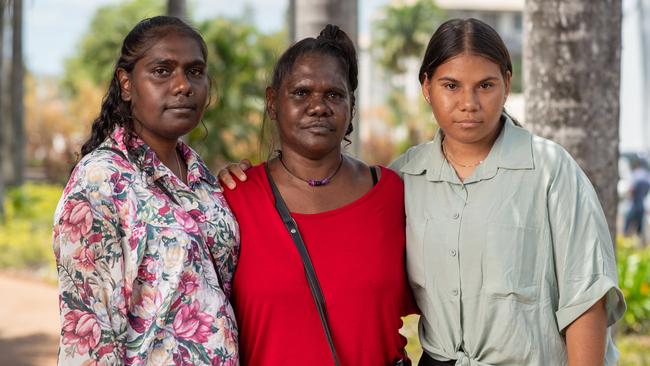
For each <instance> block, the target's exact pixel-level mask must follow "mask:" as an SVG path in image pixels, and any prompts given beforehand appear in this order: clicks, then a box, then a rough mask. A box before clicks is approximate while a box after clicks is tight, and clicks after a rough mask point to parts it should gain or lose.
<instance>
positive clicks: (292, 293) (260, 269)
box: [225, 25, 414, 366]
mask: <svg viewBox="0 0 650 366" xmlns="http://www.w3.org/2000/svg"><path fill="white" fill-rule="evenodd" d="M356 87H357V59H356V52H355V50H354V46H353V44H352V42H351V41H350V39H349V38H348V36H347V35H346V34H345V33H344V32H343V31H342V30H340V29H339V28H338V27H336V26H332V25H328V26H327V27H326V28H325V29H324V30H323V31H322V32H321V34H320V35H319V36H318V37H317V38H306V39H303V40H302V41H300V42H298V43H296V44H294V45H293V46H291V47H290V48H289V49H288V50H287V51H285V52H284V54H283V55H282V56H281V57H280V59H279V60H278V63H277V65H276V67H275V70H274V73H273V81H272V85H271V86H269V87H268V88H267V90H266V110H267V113H268V115H269V117H270V118H271V119H272V120H273V121H275V126H276V127H277V132H278V133H277V137H278V139H279V146H280V150H279V153H278V154H277V156H275V157H273V158H271V159H270V160H269V161H268V162H266V163H263V164H261V165H258V166H256V167H253V168H251V169H250V170H248V171H247V172H246V174H247V176H248V179H247V181H246V182H243V183H240V184H239V187H238V188H237V189H236V190H232V191H227V192H225V194H226V198H227V200H228V203H229V204H230V206H231V209H232V211H233V212H234V214H235V216H236V217H237V221H238V222H239V227H240V232H241V253H240V259H239V264H238V267H237V270H236V272H235V277H234V282H233V298H232V301H233V305H234V307H235V314H236V317H237V322H238V324H239V330H240V339H239V340H240V353H241V360H242V364H244V365H255V366H266V365H283V366H287V365H289V366H290V365H301V366H302V365H333V364H334V360H333V356H332V353H331V351H330V347H329V343H328V339H327V337H326V335H325V332H324V330H323V326H322V324H321V320H320V318H319V313H318V310H317V307H316V305H315V302H314V299H313V298H312V293H311V292H310V288H309V286H308V282H307V280H306V277H305V270H304V269H303V264H302V261H301V257H300V255H299V253H298V250H297V248H296V245H295V244H294V242H293V240H292V238H291V236H290V235H289V232H288V230H287V228H286V227H285V226H284V224H283V222H282V220H281V219H280V216H279V214H278V212H277V211H276V209H275V206H274V205H275V199H274V196H273V193H272V191H271V187H270V185H269V182H268V180H267V173H266V171H265V167H266V166H268V171H269V172H270V174H271V176H272V178H273V180H274V181H275V184H276V186H277V187H278V190H279V192H280V194H281V195H282V197H283V198H284V201H285V202H286V204H287V206H288V209H289V210H290V212H291V216H292V217H293V219H294V220H295V221H296V223H297V225H298V228H299V231H300V233H301V234H302V237H303V239H304V241H305V245H306V247H307V250H308V252H309V255H310V257H311V261H312V263H313V266H314V269H315V272H316V276H317V277H318V281H319V282H320V287H321V289H322V292H323V296H324V298H325V304H326V309H327V315H328V323H329V327H330V329H331V332H332V338H333V343H334V347H335V349H336V352H337V354H338V357H339V359H340V364H341V365H355V366H364V365H367V366H377V365H393V364H396V362H399V360H402V359H404V361H405V359H406V355H405V352H404V345H405V344H406V340H405V339H404V337H402V336H401V335H400V334H399V332H398V330H399V328H400V327H401V325H402V322H401V319H400V317H401V316H404V315H407V314H408V313H409V312H410V311H411V310H412V309H414V305H413V302H412V294H411V290H410V288H409V286H408V284H407V281H406V275H405V269H404V248H405V237H404V225H405V217H404V200H403V185H402V181H401V180H400V178H399V177H398V176H397V175H396V174H395V173H393V172H392V171H389V170H387V169H385V168H383V167H369V166H368V165H366V164H365V163H363V162H361V161H359V160H356V159H354V158H352V157H349V156H346V155H344V154H343V153H342V148H341V143H342V141H343V140H344V139H345V137H346V136H348V135H349V134H350V133H351V132H352V124H351V119H352V114H353V110H354V90H355V89H356ZM404 364H406V363H404Z"/></svg>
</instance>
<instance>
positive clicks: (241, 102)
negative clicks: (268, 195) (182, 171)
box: [64, 0, 287, 167]
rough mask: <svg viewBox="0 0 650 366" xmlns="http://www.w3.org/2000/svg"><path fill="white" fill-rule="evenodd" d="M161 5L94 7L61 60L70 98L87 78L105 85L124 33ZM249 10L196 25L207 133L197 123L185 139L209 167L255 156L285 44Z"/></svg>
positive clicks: (137, 2) (150, 1) (140, 1)
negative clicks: (202, 54) (203, 56)
mask: <svg viewBox="0 0 650 366" xmlns="http://www.w3.org/2000/svg"><path fill="white" fill-rule="evenodd" d="M164 5H165V2H164V1H161V0H134V1H128V2H123V3H119V4H116V5H106V6H104V7H102V8H100V9H99V10H98V11H97V13H96V14H95V16H94V17H93V20H92V22H91V25H90V28H89V29H88V31H87V33H86V34H85V35H84V36H83V38H82V40H81V42H80V44H79V47H78V50H77V53H76V54H75V55H74V56H73V57H72V58H70V59H69V60H68V61H67V64H66V72H65V78H64V86H65V87H66V89H67V90H68V91H69V92H70V94H71V96H72V98H73V99H82V98H83V97H84V95H82V94H84V93H83V90H84V85H87V84H88V83H89V82H90V84H92V85H94V86H97V87H100V88H101V89H103V90H106V88H107V87H108V83H109V81H110V80H111V78H112V73H113V69H114V67H115V61H116V60H117V58H118V56H119V52H120V47H121V43H122V40H123V38H124V37H125V35H126V34H127V33H128V32H129V31H130V30H131V28H133V26H134V25H135V24H136V23H137V22H138V21H140V20H141V19H143V18H146V17H151V16H154V15H157V14H163V13H164V10H165V8H164ZM251 13H252V10H251V8H247V9H246V10H245V11H244V14H242V15H241V16H240V17H238V18H224V17H219V18H215V19H210V20H206V21H203V22H201V23H200V24H197V29H198V30H199V32H200V33H201V34H202V35H203V37H204V39H205V41H206V43H207V46H208V75H209V77H210V79H211V80H212V90H211V104H210V106H209V107H208V110H207V111H206V113H205V116H204V121H203V122H204V124H205V127H206V128H207V130H208V135H207V136H206V133H205V130H204V129H203V128H202V127H201V126H199V128H197V129H195V130H194V131H192V132H191V133H190V135H189V137H188V140H189V142H190V144H191V145H192V146H193V147H194V148H195V149H196V150H197V151H198V152H199V153H200V154H201V156H202V157H203V158H204V159H205V160H206V162H208V164H209V165H211V166H213V167H214V166H215V164H217V163H221V162H223V161H232V160H239V159H242V158H249V159H251V160H254V161H255V160H257V155H258V154H255V151H256V150H257V148H258V147H259V144H258V139H257V136H258V131H259V130H260V125H261V121H262V116H263V111H264V89H265V87H266V84H267V79H268V77H269V75H270V73H271V68H272V67H273V64H274V62H275V59H276V53H277V52H279V51H280V50H282V49H284V48H285V47H286V43H287V36H286V32H284V31H282V32H277V33H274V34H270V35H266V34H263V33H261V32H260V31H259V30H258V29H257V28H256V27H255V26H254V25H253V24H252V23H251V22H250V21H248V20H247V19H252V18H253V16H252V14H251ZM86 89H87V87H86ZM97 113H99V109H97ZM95 115H96V114H95Z"/></svg>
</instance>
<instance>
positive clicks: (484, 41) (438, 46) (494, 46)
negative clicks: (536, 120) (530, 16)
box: [418, 18, 520, 126]
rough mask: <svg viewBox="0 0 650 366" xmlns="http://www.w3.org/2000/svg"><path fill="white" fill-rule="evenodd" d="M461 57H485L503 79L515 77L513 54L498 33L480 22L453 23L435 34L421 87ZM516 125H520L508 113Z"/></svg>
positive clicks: (447, 24)
mask: <svg viewBox="0 0 650 366" xmlns="http://www.w3.org/2000/svg"><path fill="white" fill-rule="evenodd" d="M462 53H470V54H473V55H477V56H482V57H485V58H487V59H488V60H490V61H492V62H494V63H495V64H497V65H498V66H499V69H500V70H501V75H502V76H503V78H504V79H506V78H507V77H508V73H509V74H510V75H512V61H511V59H510V53H509V52H508V48H507V47H506V45H505V43H504V42H503V39H501V37H500V36H499V33H497V31H495V30H494V28H492V27H490V26H489V25H488V24H487V23H484V22H482V21H480V20H478V19H474V18H467V19H450V20H448V21H446V22H444V23H442V24H441V25H440V27H438V29H437V30H436V31H435V33H433V36H431V39H430V40H429V44H428V45H427V49H426V51H425V52H424V58H423V59H422V65H421V66H420V72H419V74H418V78H419V79H420V84H422V83H424V80H425V78H427V77H431V75H433V74H434V73H435V71H436V69H437V68H438V66H440V65H442V64H443V63H445V62H447V60H449V59H451V58H453V57H456V56H458V55H460V54H462ZM503 114H505V115H506V116H508V117H510V118H511V119H512V120H513V121H514V123H515V124H516V125H519V126H520V123H519V122H518V121H517V120H515V119H514V118H513V117H512V116H510V115H509V114H508V113H507V112H506V111H505V110H504V111H503Z"/></svg>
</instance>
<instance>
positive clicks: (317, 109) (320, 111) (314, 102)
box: [307, 93, 332, 116]
mask: <svg viewBox="0 0 650 366" xmlns="http://www.w3.org/2000/svg"><path fill="white" fill-rule="evenodd" d="M307 114H309V115H310V116H329V115H331V114H332V108H330V106H329V105H328V104H327V102H326V101H325V96H324V95H320V94H318V93H314V94H313V95H312V96H311V98H310V99H309V105H308V107H307Z"/></svg>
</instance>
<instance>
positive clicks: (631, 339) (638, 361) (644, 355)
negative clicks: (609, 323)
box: [616, 335, 650, 366]
mask: <svg viewBox="0 0 650 366" xmlns="http://www.w3.org/2000/svg"><path fill="white" fill-rule="evenodd" d="M616 346H617V347H618V350H619V352H620V353H621V358H620V359H619V361H618V365H619V366H650V336H648V335H620V336H618V337H616Z"/></svg>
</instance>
